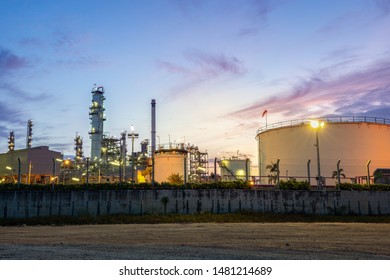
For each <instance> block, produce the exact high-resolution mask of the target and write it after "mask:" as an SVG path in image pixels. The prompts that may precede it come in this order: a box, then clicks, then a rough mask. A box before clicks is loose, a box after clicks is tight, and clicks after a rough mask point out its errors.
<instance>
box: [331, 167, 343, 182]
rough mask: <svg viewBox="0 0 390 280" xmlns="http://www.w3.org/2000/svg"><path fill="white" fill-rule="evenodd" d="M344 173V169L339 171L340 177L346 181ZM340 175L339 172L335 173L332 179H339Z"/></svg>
mask: <svg viewBox="0 0 390 280" xmlns="http://www.w3.org/2000/svg"><path fill="white" fill-rule="evenodd" d="M343 171H344V170H343V169H342V168H340V169H339V173H340V177H343V178H344V179H345V178H346V177H345V174H344V173H343ZM338 175H339V174H338V172H337V170H335V171H333V173H332V179H334V178H337V177H338Z"/></svg>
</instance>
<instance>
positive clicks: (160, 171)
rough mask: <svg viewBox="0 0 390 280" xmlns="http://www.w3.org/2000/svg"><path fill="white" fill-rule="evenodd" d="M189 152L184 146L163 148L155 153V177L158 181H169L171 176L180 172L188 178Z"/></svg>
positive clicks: (184, 178) (184, 177) (180, 174)
mask: <svg viewBox="0 0 390 280" xmlns="http://www.w3.org/2000/svg"><path fill="white" fill-rule="evenodd" d="M187 153H188V151H187V150H186V149H184V147H182V146H179V147H170V148H162V149H159V150H157V151H156V152H155V154H154V179H155V181H156V182H159V183H161V182H168V181H169V180H168V178H169V176H171V175H172V174H179V176H183V180H184V181H185V180H186V176H187Z"/></svg>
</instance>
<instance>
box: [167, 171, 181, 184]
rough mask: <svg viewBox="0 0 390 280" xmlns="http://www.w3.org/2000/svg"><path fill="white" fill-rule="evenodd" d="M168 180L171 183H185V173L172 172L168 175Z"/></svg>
mask: <svg viewBox="0 0 390 280" xmlns="http://www.w3.org/2000/svg"><path fill="white" fill-rule="evenodd" d="M168 182H169V183H171V184H178V185H180V184H183V182H184V178H183V175H180V174H179V173H172V174H171V175H169V177H168Z"/></svg>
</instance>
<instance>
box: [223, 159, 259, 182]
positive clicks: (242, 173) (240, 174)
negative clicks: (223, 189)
mask: <svg viewBox="0 0 390 280" xmlns="http://www.w3.org/2000/svg"><path fill="white" fill-rule="evenodd" d="M219 167H220V174H221V178H222V180H223V181H231V180H242V181H247V180H249V176H250V170H251V166H250V161H249V159H239V158H234V157H232V158H228V159H222V160H221V161H220V162H219Z"/></svg>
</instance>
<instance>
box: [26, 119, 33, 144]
mask: <svg viewBox="0 0 390 280" xmlns="http://www.w3.org/2000/svg"><path fill="white" fill-rule="evenodd" d="M32 127H33V121H32V120H28V122H27V138H26V149H30V148H31V143H32V139H33V138H32Z"/></svg>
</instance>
